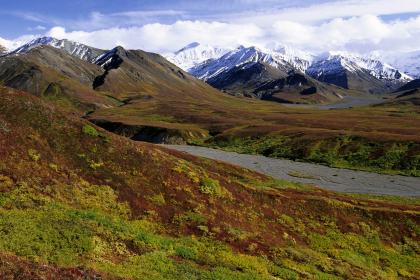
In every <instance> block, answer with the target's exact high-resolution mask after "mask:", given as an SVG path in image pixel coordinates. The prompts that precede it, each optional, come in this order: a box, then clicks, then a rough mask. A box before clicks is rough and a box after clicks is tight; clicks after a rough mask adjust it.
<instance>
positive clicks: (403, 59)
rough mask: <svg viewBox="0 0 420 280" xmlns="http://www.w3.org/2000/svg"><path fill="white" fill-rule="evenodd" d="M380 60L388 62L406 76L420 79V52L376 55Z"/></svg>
mask: <svg viewBox="0 0 420 280" xmlns="http://www.w3.org/2000/svg"><path fill="white" fill-rule="evenodd" d="M374 55H375V56H376V57H379V59H381V60H384V61H387V62H388V63H390V64H391V65H393V66H394V67H396V68H397V69H400V70H401V71H402V72H404V73H405V74H407V75H409V76H411V77H414V78H417V79H418V78H420V51H413V52H398V53H395V52H392V53H391V52H387V53H376V54H374Z"/></svg>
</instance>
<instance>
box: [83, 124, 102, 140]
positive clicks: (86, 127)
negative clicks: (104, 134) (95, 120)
mask: <svg viewBox="0 0 420 280" xmlns="http://www.w3.org/2000/svg"><path fill="white" fill-rule="evenodd" d="M82 132H83V133H84V134H86V135H89V136H92V137H98V136H100V134H99V132H98V131H97V130H96V129H95V128H94V127H93V126H90V125H88V124H85V125H84V126H83V127H82Z"/></svg>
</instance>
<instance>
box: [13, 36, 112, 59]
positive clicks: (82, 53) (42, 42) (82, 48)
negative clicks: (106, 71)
mask: <svg viewBox="0 0 420 280" xmlns="http://www.w3.org/2000/svg"><path fill="white" fill-rule="evenodd" d="M40 46H51V47H54V48H56V49H61V50H64V51H66V52H67V53H69V54H71V55H72V56H75V57H77V58H79V59H82V60H85V61H89V62H92V61H93V60H94V59H95V58H96V57H97V56H99V55H100V54H102V53H103V52H104V51H103V50H99V49H96V48H93V47H89V46H87V45H84V44H81V43H77V42H73V41H70V40H67V39H56V38H53V37H48V36H44V37H39V38H36V39H33V40H32V41H30V42H28V43H26V44H24V45H22V46H20V47H19V48H17V49H15V50H14V51H12V52H10V53H9V55H19V54H25V53H27V52H29V51H31V50H32V49H34V48H37V47H40Z"/></svg>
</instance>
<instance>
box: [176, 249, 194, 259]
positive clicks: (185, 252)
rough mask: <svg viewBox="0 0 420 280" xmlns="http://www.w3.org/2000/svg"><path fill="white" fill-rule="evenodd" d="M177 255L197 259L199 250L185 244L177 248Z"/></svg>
mask: <svg viewBox="0 0 420 280" xmlns="http://www.w3.org/2000/svg"><path fill="white" fill-rule="evenodd" d="M175 253H176V255H177V256H179V257H181V258H184V259H187V260H196V259H197V255H198V252H197V250H196V249H195V248H189V247H185V246H180V247H177V248H176V249H175Z"/></svg>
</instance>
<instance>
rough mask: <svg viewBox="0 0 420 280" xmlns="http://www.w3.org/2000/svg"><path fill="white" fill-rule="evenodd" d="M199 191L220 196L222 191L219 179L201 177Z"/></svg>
mask: <svg viewBox="0 0 420 280" xmlns="http://www.w3.org/2000/svg"><path fill="white" fill-rule="evenodd" d="M200 183H201V185H200V191H201V192H202V193H205V194H209V195H216V196H222V194H223V191H222V187H221V186H220V183H219V181H217V180H213V179H211V178H208V177H205V178H202V179H201V182H200Z"/></svg>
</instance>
